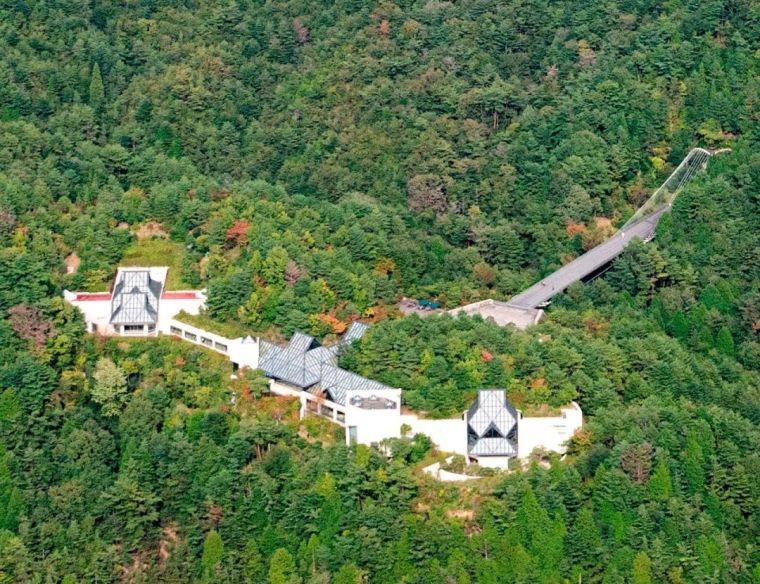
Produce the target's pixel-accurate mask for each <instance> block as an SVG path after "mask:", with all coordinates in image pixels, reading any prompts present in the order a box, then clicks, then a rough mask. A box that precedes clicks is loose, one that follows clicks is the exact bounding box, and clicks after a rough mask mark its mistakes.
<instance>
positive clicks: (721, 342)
mask: <svg viewBox="0 0 760 584" xmlns="http://www.w3.org/2000/svg"><path fill="white" fill-rule="evenodd" d="M715 347H716V348H717V349H718V351H720V352H721V353H723V354H724V355H727V356H729V357H733V356H734V355H735V353H736V349H735V347H734V337H733V336H732V335H731V331H730V330H729V329H728V327H725V326H724V327H723V328H722V329H720V332H719V333H718V336H717V337H716V338H715Z"/></svg>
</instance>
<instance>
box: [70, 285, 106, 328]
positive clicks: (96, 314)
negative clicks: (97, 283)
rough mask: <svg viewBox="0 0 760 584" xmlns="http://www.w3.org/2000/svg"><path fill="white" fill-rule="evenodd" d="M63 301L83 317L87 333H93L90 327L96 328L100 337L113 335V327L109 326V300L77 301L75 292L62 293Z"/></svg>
mask: <svg viewBox="0 0 760 584" xmlns="http://www.w3.org/2000/svg"><path fill="white" fill-rule="evenodd" d="M63 297H64V299H65V300H66V301H67V302H68V303H69V304H71V305H72V306H76V307H77V308H78V309H79V310H80V311H81V312H82V314H83V315H84V322H85V325H86V326H87V332H94V331H93V328H92V325H93V324H94V325H95V326H96V327H97V332H98V333H99V334H102V335H110V334H113V333H114V330H113V327H112V326H111V325H110V324H109V321H110V320H111V299H110V297H109V298H108V299H107V300H77V293H76V292H69V291H68V290H64V291H63Z"/></svg>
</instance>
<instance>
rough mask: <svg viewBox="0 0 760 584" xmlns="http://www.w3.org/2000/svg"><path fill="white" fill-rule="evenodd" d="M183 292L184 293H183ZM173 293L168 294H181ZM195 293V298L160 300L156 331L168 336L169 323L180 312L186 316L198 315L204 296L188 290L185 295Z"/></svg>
mask: <svg viewBox="0 0 760 584" xmlns="http://www.w3.org/2000/svg"><path fill="white" fill-rule="evenodd" d="M183 292H184V291H183ZM183 292H174V291H172V292H171V293H170V294H181V293H183ZM191 292H193V293H195V295H196V297H195V298H161V299H160V300H159V301H158V330H159V331H160V332H162V333H164V334H169V321H171V320H173V319H174V317H176V316H177V315H178V314H179V313H180V312H181V311H183V310H184V311H185V312H187V313H188V314H198V313H199V312H200V310H201V308H203V306H205V304H206V295H205V294H203V293H202V292H199V291H197V290H188V291H187V293H191Z"/></svg>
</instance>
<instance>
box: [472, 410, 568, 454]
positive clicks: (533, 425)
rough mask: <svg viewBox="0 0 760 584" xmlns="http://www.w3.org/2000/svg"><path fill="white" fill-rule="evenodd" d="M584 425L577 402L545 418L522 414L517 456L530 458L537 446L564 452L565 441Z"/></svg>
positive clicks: (518, 430) (519, 420)
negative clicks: (558, 413)
mask: <svg viewBox="0 0 760 584" xmlns="http://www.w3.org/2000/svg"><path fill="white" fill-rule="evenodd" d="M582 426H583V412H582V411H581V408H580V406H579V405H578V404H577V403H575V402H572V404H570V406H568V407H565V408H562V415H560V416H553V417H545V418H525V417H522V416H520V417H519V419H518V421H517V457H518V458H528V457H529V456H530V455H531V453H532V452H533V450H534V449H536V448H543V449H544V450H548V451H550V452H558V453H560V454H564V453H565V450H566V448H567V447H566V445H565V442H567V441H568V440H569V439H570V438H571V437H572V436H573V434H575V432H576V431H577V430H579V429H580V428H581V427H582ZM481 464H482V463H481Z"/></svg>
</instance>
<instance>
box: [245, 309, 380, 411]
mask: <svg viewBox="0 0 760 584" xmlns="http://www.w3.org/2000/svg"><path fill="white" fill-rule="evenodd" d="M367 328H368V327H367V325H364V324H362V323H359V322H354V323H352V324H351V326H350V327H349V329H348V330H347V331H346V333H345V334H344V335H343V338H342V339H341V341H340V343H338V344H337V345H333V346H331V347H322V346H320V345H319V343H318V342H317V341H316V339H315V338H314V337H312V336H309V335H307V334H305V333H302V332H296V333H295V334H294V335H293V337H292V338H291V339H290V342H289V343H288V345H287V346H286V347H280V346H278V345H275V344H273V343H268V342H266V341H262V342H261V346H260V353H259V367H260V368H261V369H262V370H263V371H264V373H266V374H267V375H268V376H269V377H273V378H275V379H280V380H282V381H284V382H286V383H290V384H291V385H295V386H297V387H300V388H301V389H309V388H312V389H310V391H324V392H326V393H327V394H328V395H329V396H330V399H331V400H333V401H334V402H336V403H339V404H341V405H343V404H345V401H346V392H348V391H350V390H362V391H363V390H367V391H378V390H384V389H390V388H389V387H388V386H387V385H383V384H382V383H380V382H378V381H372V380H371V379H367V378H366V377H362V376H361V375H356V374H355V373H351V372H350V371H345V370H344V369H341V368H340V367H338V366H337V363H338V354H339V353H340V350H341V349H342V348H343V347H344V346H346V344H347V343H350V342H352V341H354V340H356V339H360V338H361V337H362V335H364V333H365V332H366V331H367Z"/></svg>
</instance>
